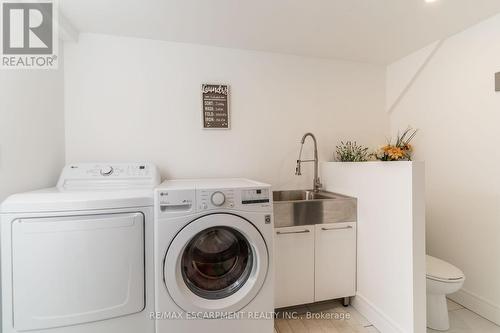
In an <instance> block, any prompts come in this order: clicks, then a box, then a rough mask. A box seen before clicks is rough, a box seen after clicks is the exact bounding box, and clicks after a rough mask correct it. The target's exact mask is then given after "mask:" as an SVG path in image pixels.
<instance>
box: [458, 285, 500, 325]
mask: <svg viewBox="0 0 500 333" xmlns="http://www.w3.org/2000/svg"><path fill="white" fill-rule="evenodd" d="M448 298H449V299H451V300H452V301H454V302H456V303H458V304H460V305H462V306H463V307H465V308H467V309H469V310H471V311H473V312H475V313H477V314H478V315H480V316H481V317H484V318H486V319H488V320H489V321H492V322H494V323H495V324H497V325H500V306H498V305H496V304H494V303H493V302H491V301H489V300H487V299H486V298H484V297H482V296H479V295H478V294H475V293H473V292H471V291H469V290H467V289H463V288H462V289H460V290H459V291H457V292H456V293H454V294H451V295H448Z"/></svg>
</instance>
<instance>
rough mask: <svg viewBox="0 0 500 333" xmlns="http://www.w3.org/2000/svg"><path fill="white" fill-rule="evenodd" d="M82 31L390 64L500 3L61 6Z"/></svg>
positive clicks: (98, 2) (138, 1)
mask: <svg viewBox="0 0 500 333" xmlns="http://www.w3.org/2000/svg"><path fill="white" fill-rule="evenodd" d="M60 7H61V11H62V13H63V15H65V16H66V18H68V19H69V21H70V22H71V23H72V24H73V25H74V26H75V27H76V28H77V29H78V30H79V31H80V32H92V33H103V34H111V35H119V36H130V37H139V38H149V39H158V40H166V41H176V42H187V43H197V44H206V45H213V46H222V47H230V48H240V49H251V50H259V51H271V52H280V53H288V54H296V55H305V56H315V57H327V58H340V59H346V60H354V61H361V62H369V63H377V64H387V63H391V62H393V61H395V60H397V59H399V58H401V57H404V56H405V55H408V54H410V53H412V52H413V51H416V50H418V49H420V48H422V47H424V46H426V45H427V44H429V43H431V42H433V41H436V40H438V39H442V38H444V37H447V36H449V35H452V34H454V33H456V32H459V31H461V30H463V29H465V28H467V27H469V26H471V25H473V24H475V23H477V22H479V21H480V20H482V19H485V18H488V17H490V16H492V15H494V14H496V13H499V12H500V1H499V0H437V1H436V2H434V3H426V2H425V1H424V0H250V1H243V0H105V1H103V0H85V1H82V0H61V1H60Z"/></svg>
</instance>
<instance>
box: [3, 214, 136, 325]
mask: <svg viewBox="0 0 500 333" xmlns="http://www.w3.org/2000/svg"><path fill="white" fill-rule="evenodd" d="M12 271H13V273H12V282H13V300H12V301H13V316H14V318H13V319H14V328H15V329H16V331H25V330H40V329H46V328H51V327H60V326H69V325H76V324H82V323H87V322H92V321H97V320H103V319H108V318H113V317H118V316H124V315H128V314H132V313H136V312H140V311H142V310H143V309H144V305H145V304H144V295H145V285H144V215H143V214H142V213H123V214H100V215H86V216H65V217H51V218H26V219H18V220H15V221H14V222H13V223H12Z"/></svg>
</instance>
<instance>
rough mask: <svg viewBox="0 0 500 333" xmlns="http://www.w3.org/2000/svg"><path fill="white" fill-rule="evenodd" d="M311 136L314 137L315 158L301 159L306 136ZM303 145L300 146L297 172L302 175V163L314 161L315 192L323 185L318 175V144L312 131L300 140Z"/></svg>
mask: <svg viewBox="0 0 500 333" xmlns="http://www.w3.org/2000/svg"><path fill="white" fill-rule="evenodd" d="M308 136H310V137H311V138H312V139H313V142H314V159H313V160H301V157H302V149H303V148H304V142H306V138H307V137H308ZM300 143H301V146H300V152H299V159H298V160H297V167H296V168H295V174H296V175H297V176H300V175H302V172H301V163H302V162H314V179H313V191H314V192H319V190H320V189H321V186H323V185H322V184H321V182H320V180H319V176H318V144H317V142H316V137H315V136H314V134H312V133H306V134H304V136H303V137H302V140H301V141H300Z"/></svg>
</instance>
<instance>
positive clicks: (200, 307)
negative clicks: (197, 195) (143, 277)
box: [164, 214, 269, 317]
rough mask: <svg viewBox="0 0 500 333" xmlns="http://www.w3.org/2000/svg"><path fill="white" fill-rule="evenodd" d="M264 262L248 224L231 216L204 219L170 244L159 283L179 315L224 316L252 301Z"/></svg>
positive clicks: (263, 248)
mask: <svg viewBox="0 0 500 333" xmlns="http://www.w3.org/2000/svg"><path fill="white" fill-rule="evenodd" d="M268 259H269V258H268V251H267V247H266V244H265V241H264V239H263V238H262V236H261V234H260V233H259V231H258V230H257V229H256V228H255V226H254V225H253V224H252V223H250V222H249V221H247V220H246V219H244V218H242V217H240V216H236V215H232V214H211V215H205V216H203V217H200V218H198V219H196V220H194V221H192V222H191V223H190V224H188V225H187V226H186V227H185V228H184V229H182V230H181V231H180V232H179V233H178V234H177V236H176V237H175V238H174V240H173V241H172V243H171V244H170V246H169V248H168V250H167V254H166V257H165V261H164V280H165V284H166V287H167V289H168V292H169V294H170V295H171V296H172V298H173V300H174V301H175V302H176V303H177V305H179V307H181V308H182V309H183V310H184V311H187V312H193V313H194V312H196V314H197V316H205V317H209V316H210V317H214V316H216V317H218V316H223V315H224V312H228V313H230V312H236V311H239V310H241V309H242V308H244V307H245V306H246V305H247V304H248V303H250V302H251V301H252V299H253V298H254V297H255V296H256V295H257V293H258V292H259V290H260V289H261V287H262V285H263V283H264V280H265V279H266V275H267V271H268V261H269V260H268ZM221 312H222V313H221Z"/></svg>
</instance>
